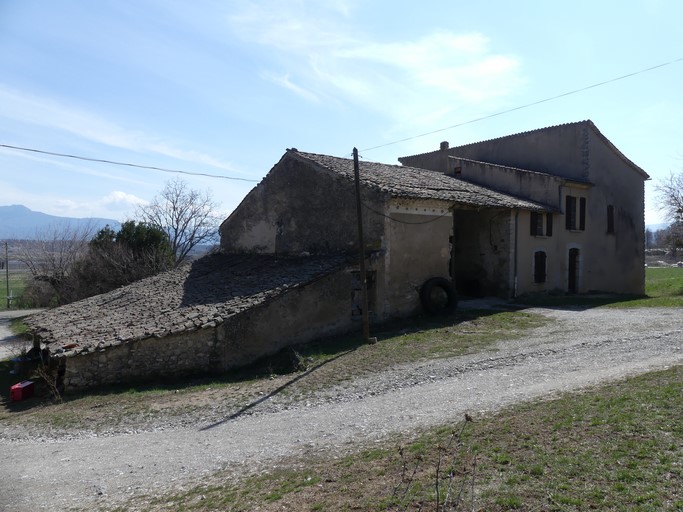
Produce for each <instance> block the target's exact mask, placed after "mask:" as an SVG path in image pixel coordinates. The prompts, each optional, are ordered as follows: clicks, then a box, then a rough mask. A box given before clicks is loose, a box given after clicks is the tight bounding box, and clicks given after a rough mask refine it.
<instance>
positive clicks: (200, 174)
mask: <svg viewBox="0 0 683 512" xmlns="http://www.w3.org/2000/svg"><path fill="white" fill-rule="evenodd" d="M0 147H3V148H8V149H15V150H18V151H30V152H32V153H40V154H43V155H52V156H60V157H64V158H74V159H76V160H85V161H87V162H97V163H102V164H111V165H123V166H126V167H136V168H138V169H150V170H152V171H161V172H172V173H176V174H188V175H191V176H206V177H209V178H221V179H224V180H235V181H248V182H251V183H257V182H258V181H259V180H251V179H247V178H236V177H234V176H222V175H220V174H207V173H203V172H190V171H181V170H178V169H166V168H164V167H155V166H153V165H140V164H131V163H128V162H116V161H114V160H104V159H102V158H89V157H86V156H79V155H69V154H66V153H55V152H52V151H44V150H42V149H33V148H23V147H21V146H10V145H9V144H0Z"/></svg>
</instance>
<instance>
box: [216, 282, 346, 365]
mask: <svg viewBox="0 0 683 512" xmlns="http://www.w3.org/2000/svg"><path fill="white" fill-rule="evenodd" d="M351 299H352V283H351V273H350V271H349V270H348V269H347V270H340V271H338V272H336V273H334V274H332V275H329V276H327V277H325V278H323V279H320V280H318V281H316V282H314V283H311V284H309V285H307V286H306V287H303V288H299V289H296V290H293V291H291V292H289V293H287V294H286V295H284V296H282V297H281V298H279V299H278V300H276V301H273V302H272V303H270V304H268V305H267V306H265V307H258V308H253V309H251V310H249V311H247V312H246V313H244V314H241V315H237V316H235V317H233V318H231V319H228V321H226V322H225V324H224V325H222V326H220V327H219V330H218V336H219V341H218V344H217V355H218V358H217V361H218V368H217V369H220V370H226V369H229V368H232V367H237V366H240V365H244V364H247V363H249V362H252V361H254V360H255V359H257V358H259V357H261V356H263V355H268V354H273V353H275V352H277V351H278V350H280V349H282V348H284V347H287V346H289V345H294V344H298V343H305V342H308V341H311V340H314V339H316V338H320V337H324V336H327V335H332V334H337V333H341V332H345V331H348V330H350V329H352V328H353V327H354V326H355V325H356V322H355V321H354V320H353V319H352V315H351V311H352V303H351Z"/></svg>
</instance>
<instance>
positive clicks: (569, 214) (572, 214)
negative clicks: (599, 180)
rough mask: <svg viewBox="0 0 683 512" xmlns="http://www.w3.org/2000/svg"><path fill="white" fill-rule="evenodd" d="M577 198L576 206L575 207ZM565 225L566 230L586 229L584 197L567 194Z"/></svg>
mask: <svg viewBox="0 0 683 512" xmlns="http://www.w3.org/2000/svg"><path fill="white" fill-rule="evenodd" d="M577 199H578V208H577ZM564 215H565V227H566V228H567V230H568V231H585V230H586V198H585V197H579V198H577V197H575V196H567V197H566V200H565V209H564Z"/></svg>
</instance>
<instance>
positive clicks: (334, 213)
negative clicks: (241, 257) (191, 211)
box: [220, 154, 383, 254]
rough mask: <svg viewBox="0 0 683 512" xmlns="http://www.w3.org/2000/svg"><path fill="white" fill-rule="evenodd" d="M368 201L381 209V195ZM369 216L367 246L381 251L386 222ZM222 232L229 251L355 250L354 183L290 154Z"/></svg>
mask: <svg viewBox="0 0 683 512" xmlns="http://www.w3.org/2000/svg"><path fill="white" fill-rule="evenodd" d="M362 201H363V202H364V203H365V204H368V205H371V206H372V205H375V206H376V207H377V208H380V209H381V206H380V204H381V196H380V194H379V193H378V192H375V191H372V190H369V189H364V190H363V191H362ZM365 213H366V215H365V217H364V220H365V222H364V231H365V238H366V244H367V246H368V247H373V248H378V247H379V246H380V245H381V237H382V229H383V222H382V218H381V217H378V216H377V215H371V214H367V210H366V212H365ZM220 232H221V248H222V249H223V250H225V251H227V252H256V253H274V254H300V253H302V252H308V253H310V254H323V253H334V252H340V251H341V252H355V251H356V250H357V248H358V233H357V220H356V199H355V191H354V185H353V181H351V180H348V179H344V178H342V177H339V176H336V175H333V174H332V173H331V172H329V171H327V170H325V169H322V168H315V167H314V165H313V164H311V163H304V162H301V161H300V160H298V159H296V158H295V157H293V156H290V155H289V154H286V155H285V156H283V157H282V159H281V160H280V162H279V163H278V164H277V165H276V166H275V167H273V169H272V170H271V171H270V173H269V174H268V175H267V176H266V177H265V178H264V179H263V181H262V182H261V183H260V184H259V185H258V186H257V187H256V188H254V189H253V190H252V191H251V192H249V194H248V195H247V196H246V197H245V198H244V200H243V201H242V203H241V204H240V206H239V207H238V208H237V209H236V210H235V211H234V212H233V213H232V214H231V215H230V217H228V218H227V219H226V220H225V221H224V222H223V224H222V225H221V229H220Z"/></svg>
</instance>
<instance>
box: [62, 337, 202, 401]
mask: <svg viewBox="0 0 683 512" xmlns="http://www.w3.org/2000/svg"><path fill="white" fill-rule="evenodd" d="M214 349H215V329H201V330H197V331H193V332H188V333H183V334H181V335H176V336H167V337H164V338H147V339H144V340H140V341H136V342H131V343H127V344H125V345H119V346H117V347H110V348H108V349H101V350H98V351H96V352H91V353H89V354H81V355H78V356H75V357H69V358H66V362H65V373H64V387H65V389H66V391H67V392H69V391H75V390H79V389H83V388H90V387H95V386H102V385H107V384H122V383H126V382H135V381H141V380H144V379H149V378H159V377H161V378H171V377H176V376H182V375H187V374H192V373H199V372H208V371H209V369H210V368H211V355H212V353H213V350H214Z"/></svg>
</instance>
